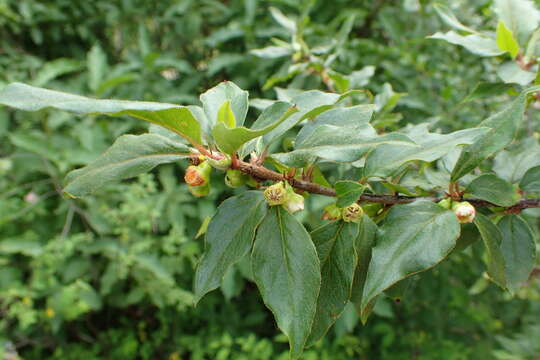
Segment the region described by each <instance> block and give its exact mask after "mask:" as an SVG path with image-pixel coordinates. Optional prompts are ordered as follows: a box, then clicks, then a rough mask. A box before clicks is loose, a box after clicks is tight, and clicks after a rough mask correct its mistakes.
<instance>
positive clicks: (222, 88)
mask: <svg viewBox="0 0 540 360" xmlns="http://www.w3.org/2000/svg"><path fill="white" fill-rule="evenodd" d="M227 100H228V101H229V102H230V106H231V110H232V112H233V114H234V118H235V119H236V124H235V126H242V125H243V124H244V120H245V119H246V115H247V111H248V106H249V102H248V92H247V91H245V90H242V89H240V88H239V87H238V86H236V85H235V84H234V83H233V82H231V81H224V82H222V83H220V84H219V85H217V86H215V87H213V88H211V89H210V90H208V91H206V92H205V93H204V94H202V95H201V102H202V104H203V109H204V113H205V115H206V117H207V118H208V123H207V124H206V125H205V133H207V134H210V133H211V131H212V128H213V127H214V126H215V125H216V124H217V123H218V122H219V121H218V113H219V109H220V108H221V106H222V105H223V103H225V102H226V101H227Z"/></svg>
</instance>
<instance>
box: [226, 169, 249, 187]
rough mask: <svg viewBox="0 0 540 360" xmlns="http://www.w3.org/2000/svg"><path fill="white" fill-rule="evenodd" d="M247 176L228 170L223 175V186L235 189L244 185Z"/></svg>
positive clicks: (238, 171)
mask: <svg viewBox="0 0 540 360" xmlns="http://www.w3.org/2000/svg"><path fill="white" fill-rule="evenodd" d="M246 181H247V176H246V175H244V174H243V173H242V172H241V171H240V170H235V169H229V170H227V174H226V175H225V184H227V186H229V187H232V188H235V187H239V186H242V185H244V184H245V183H246Z"/></svg>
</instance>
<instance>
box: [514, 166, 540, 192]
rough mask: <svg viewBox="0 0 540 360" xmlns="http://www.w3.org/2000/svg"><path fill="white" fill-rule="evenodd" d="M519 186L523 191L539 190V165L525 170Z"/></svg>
mask: <svg viewBox="0 0 540 360" xmlns="http://www.w3.org/2000/svg"><path fill="white" fill-rule="evenodd" d="M519 187H520V189H521V190H523V191H525V192H540V166H535V167H533V168H531V169H529V170H527V172H526V173H525V175H524V176H523V179H521V182H520V183H519Z"/></svg>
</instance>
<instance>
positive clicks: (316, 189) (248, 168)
mask: <svg viewBox="0 0 540 360" xmlns="http://www.w3.org/2000/svg"><path fill="white" fill-rule="evenodd" d="M234 168H235V169H238V170H240V171H242V172H243V173H244V174H247V175H250V176H252V177H254V178H256V179H259V180H272V181H288V182H289V183H290V184H291V186H293V187H294V188H296V189H299V190H304V191H307V192H309V193H312V194H319V195H325V196H332V197H335V196H336V191H335V190H334V189H332V188H328V187H326V186H322V185H319V184H315V183H312V182H309V181H305V180H298V179H290V178H287V177H286V176H285V175H282V174H280V173H278V172H275V171H272V170H270V169H267V168H265V167H264V166H259V165H256V164H250V163H247V162H244V161H241V160H238V163H237V164H236V166H235V167H234ZM443 199H444V197H435V196H396V195H374V194H363V195H362V196H361V197H360V201H369V202H374V203H381V204H386V205H394V204H408V203H412V202H414V201H417V200H427V201H433V202H439V201H441V200H443ZM461 200H462V201H468V202H470V203H471V204H473V205H474V206H475V207H487V206H491V207H501V206H498V205H495V204H493V203H490V202H489V201H485V200H479V199H471V198H462V199H461ZM528 208H540V199H524V200H521V201H519V202H517V203H516V204H514V205H512V206H510V207H508V208H506V211H507V212H508V213H519V212H520V211H521V210H523V209H528Z"/></svg>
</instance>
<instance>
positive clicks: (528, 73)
mask: <svg viewBox="0 0 540 360" xmlns="http://www.w3.org/2000/svg"><path fill="white" fill-rule="evenodd" d="M497 75H498V76H499V77H500V78H501V79H502V81H504V82H505V83H506V84H519V85H521V86H527V85H529V84H530V83H532V82H533V81H534V79H535V78H536V72H535V71H533V70H525V69H522V68H521V66H519V65H518V64H517V63H516V62H515V61H508V62H506V63H504V64H502V65H500V66H499V67H498V68H497Z"/></svg>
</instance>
